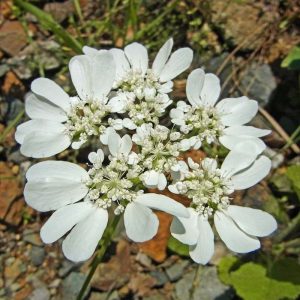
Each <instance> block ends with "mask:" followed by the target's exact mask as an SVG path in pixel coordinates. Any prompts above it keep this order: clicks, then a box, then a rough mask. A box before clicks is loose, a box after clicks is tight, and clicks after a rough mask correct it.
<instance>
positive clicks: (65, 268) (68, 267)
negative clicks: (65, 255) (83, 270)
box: [58, 260, 81, 278]
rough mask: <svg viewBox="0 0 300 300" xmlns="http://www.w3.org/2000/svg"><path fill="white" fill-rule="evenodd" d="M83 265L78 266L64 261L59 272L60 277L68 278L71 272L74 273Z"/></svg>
mask: <svg viewBox="0 0 300 300" xmlns="http://www.w3.org/2000/svg"><path fill="white" fill-rule="evenodd" d="M80 265H81V264H78V263H77V264H76V263H74V262H72V261H69V260H64V261H63V263H62V266H61V268H59V270H58V276H59V277H63V278H64V277H66V276H67V275H68V274H69V273H70V272H72V271H74V270H75V269H77V268H79V267H80Z"/></svg>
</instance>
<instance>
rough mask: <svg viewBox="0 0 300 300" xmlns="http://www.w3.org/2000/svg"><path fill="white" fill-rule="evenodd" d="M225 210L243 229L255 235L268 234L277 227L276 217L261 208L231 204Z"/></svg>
mask: <svg viewBox="0 0 300 300" xmlns="http://www.w3.org/2000/svg"><path fill="white" fill-rule="evenodd" d="M224 212H225V213H227V214H228V215H229V216H230V217H231V218H232V219H233V220H234V222H235V223H236V224H237V225H238V226H239V227H240V228H241V229H242V230H243V231H245V232H246V233H248V234H251V235H254V236H259V237H262V236H267V235H269V234H271V233H272V232H273V231H274V230H276V229H277V223H276V220H275V219H274V217H273V216H271V215H270V214H268V213H266V212H264V211H262V210H260V209H254V208H249V207H242V206H236V205H230V206H229V207H228V208H227V210H224Z"/></svg>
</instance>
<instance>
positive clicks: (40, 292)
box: [28, 286, 50, 300]
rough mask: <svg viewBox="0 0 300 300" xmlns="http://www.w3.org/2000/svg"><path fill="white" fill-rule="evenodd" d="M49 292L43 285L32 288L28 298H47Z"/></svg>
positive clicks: (29, 299)
mask: <svg viewBox="0 0 300 300" xmlns="http://www.w3.org/2000/svg"><path fill="white" fill-rule="evenodd" d="M49 299H50V292H49V290H48V289H47V288H46V287H45V286H41V287H38V288H36V289H35V290H33V292H32V294H31V295H30V296H29V297H28V300H49Z"/></svg>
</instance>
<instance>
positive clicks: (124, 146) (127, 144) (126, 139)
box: [120, 134, 132, 156]
mask: <svg viewBox="0 0 300 300" xmlns="http://www.w3.org/2000/svg"><path fill="white" fill-rule="evenodd" d="M131 148H132V141H131V138H130V136H129V135H128V134H126V135H124V136H123V137H122V141H121V149H120V150H121V153H123V154H124V155H125V156H127V155H128V154H129V153H130V151H131Z"/></svg>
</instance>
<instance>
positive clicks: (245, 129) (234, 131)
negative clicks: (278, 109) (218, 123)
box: [224, 125, 271, 137]
mask: <svg viewBox="0 0 300 300" xmlns="http://www.w3.org/2000/svg"><path fill="white" fill-rule="evenodd" d="M224 133H225V134H226V135H234V136H253V137H262V136H265V135H268V134H270V133H271V130H268V129H260V128H256V127H253V126H240V125H236V126H230V127H227V128H225V129H224Z"/></svg>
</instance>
